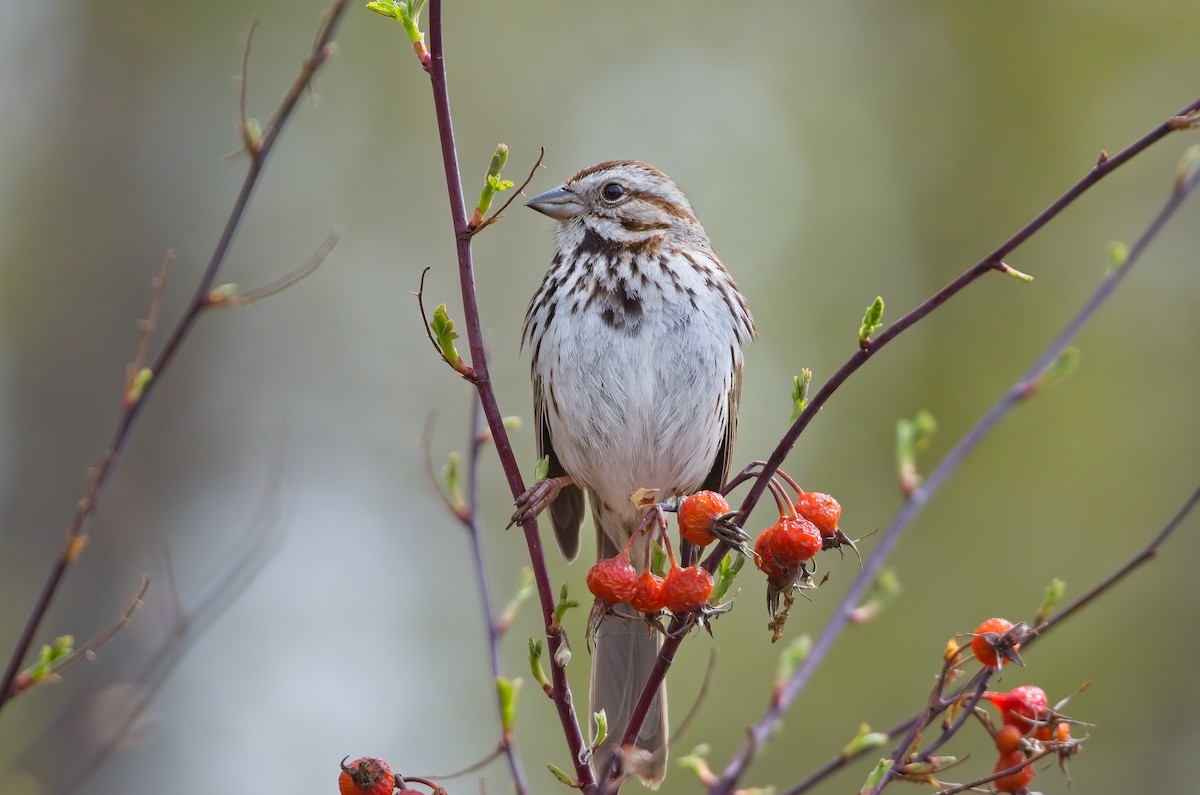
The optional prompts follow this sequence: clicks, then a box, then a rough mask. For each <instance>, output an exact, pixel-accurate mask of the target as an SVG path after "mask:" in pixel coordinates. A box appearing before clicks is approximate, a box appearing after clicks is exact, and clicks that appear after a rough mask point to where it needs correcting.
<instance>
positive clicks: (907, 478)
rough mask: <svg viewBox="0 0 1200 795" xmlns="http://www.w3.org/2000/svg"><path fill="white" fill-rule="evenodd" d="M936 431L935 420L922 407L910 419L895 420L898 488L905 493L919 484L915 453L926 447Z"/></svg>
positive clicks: (911, 490) (919, 477)
mask: <svg viewBox="0 0 1200 795" xmlns="http://www.w3.org/2000/svg"><path fill="white" fill-rule="evenodd" d="M936 431H937V421H936V420H934V418H933V415H932V414H930V413H929V412H928V411H925V410H924V409H922V410H921V411H918V412H917V416H915V417H914V418H913V419H911V420H909V419H904V418H901V419H898V420H896V468H897V469H898V470H899V473H900V488H901V490H903V491H904V493H905V494H912V492H914V491H915V490H916V489H917V487H918V486H920V485H921V476H920V475H919V474H918V473H917V453H919V452H923V451H924V450H926V449H928V447H929V442H930V440H931V439H932V438H933V434H934V433H935V432H936Z"/></svg>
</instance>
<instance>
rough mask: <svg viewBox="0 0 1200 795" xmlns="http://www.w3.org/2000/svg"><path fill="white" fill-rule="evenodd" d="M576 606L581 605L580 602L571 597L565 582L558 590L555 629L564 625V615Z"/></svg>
mask: <svg viewBox="0 0 1200 795" xmlns="http://www.w3.org/2000/svg"><path fill="white" fill-rule="evenodd" d="M574 607H579V602H576V601H575V600H573V599H571V598H570V597H569V595H568V593H567V584H566V583H565V582H564V583H563V585H562V589H561V590H560V591H559V592H558V604H557V605H555V607H554V622H553V628H554V629H558V628H559V627H561V626H562V619H563V616H565V615H566V614H567V611H568V610H570V609H572V608H574Z"/></svg>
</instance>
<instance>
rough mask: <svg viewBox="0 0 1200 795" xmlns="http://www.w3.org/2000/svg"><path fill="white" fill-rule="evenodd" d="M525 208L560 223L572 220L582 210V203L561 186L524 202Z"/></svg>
mask: <svg viewBox="0 0 1200 795" xmlns="http://www.w3.org/2000/svg"><path fill="white" fill-rule="evenodd" d="M525 206H526V207H532V208H533V209H535V210H537V211H538V212H539V213H542V214H544V215H548V216H550V217H551V218H557V219H558V220H560V221H565V220H567V219H568V218H574V217H575V216H577V215H580V214H581V213H582V212H583V210H584V207H583V202H581V201H579V197H578V196H576V195H575V194H574V193H572V192H571V191H569V190H567V189H566V188H564V187H562V186H559V187H557V188H554V189H553V190H548V191H546V192H545V193H539V194H538V195H537V196H534V197H533V198H532V199H530V200H529V201H527V202H525Z"/></svg>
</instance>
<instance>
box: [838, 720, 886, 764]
mask: <svg viewBox="0 0 1200 795" xmlns="http://www.w3.org/2000/svg"><path fill="white" fill-rule="evenodd" d="M887 741H888V736H887V734H886V733H884V732H873V731H871V727H870V726H868V725H867V724H865V723H860V724H859V725H858V734H856V735H854V738H853V739H852V740H850V742H848V743H846V747H845V748H843V749H842V758H843V759H849V758H850V757H852V756H854V755H855V754H859V753H862V752H863V751H869V750H871V749H872V748H879V747H880V746H882V745H884V744H885V743H886V742H887Z"/></svg>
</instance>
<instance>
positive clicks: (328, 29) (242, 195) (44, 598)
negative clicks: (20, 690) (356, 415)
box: [0, 0, 349, 708]
mask: <svg viewBox="0 0 1200 795" xmlns="http://www.w3.org/2000/svg"><path fill="white" fill-rule="evenodd" d="M348 5H349V0H337V2H336V3H335V5H334V6H333V7H332V8H331V9H329V11H327V12H326V14H325V16H324V18H323V19H322V22H321V26H320V28H319V32H318V35H317V38H316V41H315V42H314V44H313V49H312V52H311V53H310V54H309V57H308V58H307V59H305V61H304V63H303V65H302V66H301V69H300V74H299V76H298V77H297V78H296V80H295V82H293V83H292V86H291V88H290V89H289V90H288V92H287V94H286V95H285V96H284V98H283V101H282V102H281V103H280V105H279V108H278V109H277V110H276V111H275V115H274V116H273V117H272V121H271V124H270V125H269V126H268V128H267V130H266V131H265V134H264V135H263V139H262V143H261V146H260V147H259V151H258V153H257V156H252V157H251V158H250V164H249V166H248V168H247V171H246V176H245V179H244V180H243V182H242V187H241V190H240V191H239V192H238V196H237V199H236V200H235V201H234V205H233V209H232V210H231V211H230V214H229V218H228V220H227V221H226V223H225V227H224V229H223V230H222V232H221V236H220V238H219V239H218V240H217V244H216V247H215V248H214V249H213V253H212V257H211V258H210V259H209V262H208V265H207V267H206V268H205V270H204V274H203V275H202V276H201V278H200V282H199V284H198V285H197V286H196V290H195V292H194V293H193V294H192V298H191V301H190V303H189V304H188V308H187V310H186V311H185V312H184V314H183V317H182V318H181V319H180V320H179V322H178V323H177V324H176V326H175V328H174V329H173V330H172V331H171V333H170V335H169V337H168V338H167V341H166V343H165V344H164V346H163V349H162V351H161V352H160V353H159V355H158V357H157V359H156V360H155V361H154V364H153V366H152V367H151V368H150V372H149V374H148V375H149V378H148V380H147V381H146V383H145V384H144V387H143V388H142V390H141V394H140V395H139V396H138V399H137V400H134V401H126V402H125V405H124V406H123V410H122V412H121V416H120V418H119V420H118V421H117V427H116V430H115V431H114V433H113V436H112V440H111V441H110V442H109V444H108V447H107V448H106V450H105V452H104V454H103V455H102V456H101V459H100V462H99V464H97V466H96V468H95V470H94V471H93V473H92V476H91V478H90V482H89V484H88V487H87V491H86V493H85V495H84V497H83V499H82V500H80V501H79V505H78V507H77V508H76V511H75V516H74V518H73V519H72V521H71V524H70V526H69V527H68V528H67V532H66V542H65V544H64V546H63V550H62V552H60V553H59V556H58V558H57V559H56V560H55V562H54V564H53V566H52V567H51V569H50V573H49V575H48V577H47V578H46V581H45V584H44V585H43V586H42V589H41V592H40V593H39V594H38V597H37V600H36V601H35V603H34V605H33V607H32V609H31V610H30V612H29V617H28V619H27V620H26V622H25V626H24V627H23V628H22V630H21V634H20V635H19V637H18V638H17V641H16V643H15V644H14V646H13V651H12V654H11V656H10V657H9V660H8V663H7V665H6V667H5V669H4V674H3V676H2V677H0V708H2V707H3V706H4V705H5V704H6V703H7V702H8V701H9V700H10V699H11V698H12V697H13V695H14V692H13V682H14V680H15V679H16V676H17V672H18V671H20V669H21V663H22V661H23V660H24V659H25V656H26V655H27V654H28V653H29V649H30V648H31V647H32V645H33V639H34V637H35V636H36V634H37V632H38V629H39V628H40V627H41V624H42V621H43V619H44V618H45V616H46V612H47V611H48V610H49V608H50V604H51V602H52V601H53V599H54V596H55V594H57V593H58V588H59V585H60V584H61V582H62V580H63V577H64V576H65V575H66V572H67V569H68V568H70V566H71V564H72V563H73V562H74V561H75V559H76V558H77V557H78V555H79V553H80V552H81V551H82V549H83V547H84V545H85V542H86V539H87V534H88V530H89V526H90V524H91V519H92V516H93V515H94V513H95V510H96V506H97V505H98V504H99V502H100V500H101V498H102V497H103V494H104V487H105V486H106V485H107V483H108V480H109V478H110V477H111V475H112V472H113V468H114V465H115V464H116V462H117V461H118V459H119V458H120V456H121V453H122V452H123V451H124V450H125V447H126V443H127V442H128V439H129V436H130V432H131V431H132V429H133V425H134V423H135V421H136V420H137V418H138V417H139V416H140V415H141V411H142V407H143V406H145V404H146V402H147V400H148V399H149V398H150V396H151V395H152V394H153V393H154V390H155V389H156V387H157V385H158V383H159V382H160V381H161V379H162V376H163V374H164V373H165V372H166V370H167V368H168V367H169V366H170V365H171V363H172V362H173V361H174V360H175V356H176V354H177V353H178V352H179V349H180V347H181V346H182V345H183V342H184V340H185V339H187V336H188V334H189V333H190V332H191V331H192V329H193V328H194V327H195V325H196V321H197V319H198V318H199V316H200V315H201V313H202V312H203V311H204V310H205V309H206V308H208V306H209V304H208V294H209V291H210V290H212V287H213V284H214V282H215V281H216V277H217V273H218V272H219V271H220V269H221V266H222V264H223V263H224V262H225V259H226V256H227V255H228V253H229V248H230V246H231V245H232V243H233V238H234V236H235V235H236V233H237V230H238V227H239V226H240V225H241V222H242V218H243V217H244V216H245V213H246V207H247V206H248V205H249V203H250V197H251V195H252V194H253V193H254V188H255V187H256V186H257V185H258V180H259V177H260V175H261V174H262V170H263V167H264V165H265V164H266V160H267V156H268V155H269V154H270V152H271V150H272V149H273V148H274V146H275V142H276V141H277V140H279V135H280V133H281V132H282V131H283V128H284V126H285V125H286V123H287V121H288V119H289V118H291V115H292V112H293V110H294V109H295V107H296V103H297V102H298V101H299V100H300V97H301V96H303V95H304V91H305V90H306V88H307V87H308V85H309V84H310V83H311V82H312V79H313V77H314V76H315V75H316V73H317V71H318V70H319V69H320V68H321V66H323V65H324V64H325V63H326V62H327V61H328V60H329V57H330V56H331V55H332V53H333V48H332V46H331V44H330V41H331V39H332V37H333V34H334V31H335V30H336V29H337V25H338V22H339V21H340V20H341V18H342V15H343V14H344V13H345V11H346V8H347V6H348Z"/></svg>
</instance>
